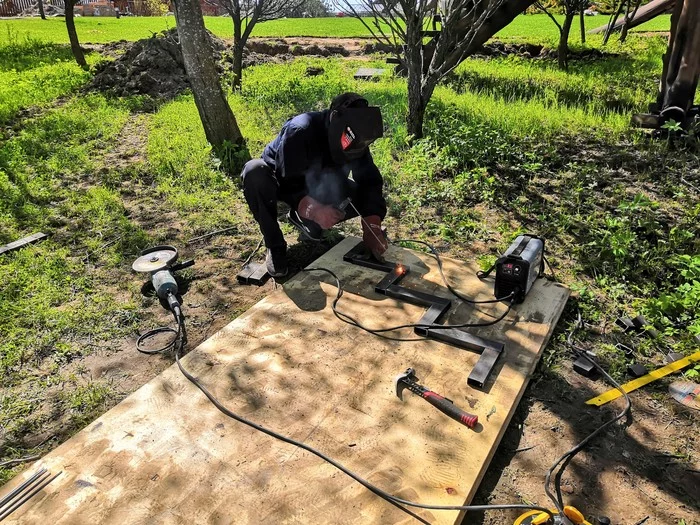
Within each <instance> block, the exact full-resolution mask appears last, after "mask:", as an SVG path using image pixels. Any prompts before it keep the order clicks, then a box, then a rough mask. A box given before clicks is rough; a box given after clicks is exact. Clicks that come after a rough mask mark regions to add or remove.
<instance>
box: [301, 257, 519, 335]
mask: <svg viewBox="0 0 700 525" xmlns="http://www.w3.org/2000/svg"><path fill="white" fill-rule="evenodd" d="M301 271H302V272H314V271H319V272H326V273H328V274H330V275H331V276H332V277H333V278H334V279H335V282H336V288H337V290H338V291H337V292H336V295H335V299H333V302H332V303H331V309H332V310H333V313H334V314H335V316H336V317H337V318H338V319H340V320H341V321H343V322H344V323H348V324H350V325H353V326H356V327H357V328H360V329H361V330H364V331H365V332H369V333H370V334H374V335H378V336H380V337H384V338H386V339H391V340H393V341H425V338H414V339H400V338H394V337H387V336H383V335H382V334H383V333H384V332H393V331H396V330H401V329H404V328H426V329H431V328H476V327H481V326H491V325H494V324H496V323H498V322H500V321H502V320H503V319H504V318H505V317H506V316H507V315H508V313H509V312H510V310H511V308H512V307H513V302H514V301H513V300H511V301H510V303H509V304H508V308H507V309H506V311H505V312H503V313H502V314H501V315H500V316H498V317H497V318H495V319H493V320H491V321H485V322H483V323H459V324H436V323H429V324H426V323H407V324H402V325H398V326H392V327H389V328H368V327H366V326H364V325H363V324H362V323H360V322H359V321H357V319H355V318H353V317H351V316H350V315H348V314H346V313H344V312H341V311H340V310H338V301H339V300H340V298H341V297H342V296H343V285H342V283H341V282H340V279H339V278H338V276H337V275H336V274H335V273H333V271H331V270H329V269H327V268H305V269H302V270H301Z"/></svg>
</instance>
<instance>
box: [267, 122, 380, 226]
mask: <svg viewBox="0 0 700 525" xmlns="http://www.w3.org/2000/svg"><path fill="white" fill-rule="evenodd" d="M327 119H328V110H326V111H315V112H311V113H302V114H301V115H297V116H296V117H294V118H292V119H289V120H288V121H287V122H285V124H284V126H283V127H282V130H281V131H280V133H279V135H277V137H276V138H275V139H274V140H273V141H272V142H270V143H269V144H268V145H267V146H266V147H265V150H264V151H263V154H262V160H263V161H265V163H266V164H267V165H268V166H270V167H271V168H272V169H273V170H274V173H275V177H276V178H277V183H278V184H279V193H280V194H282V195H286V196H292V195H293V196H295V197H296V199H295V200H297V201H298V200H300V199H301V197H303V196H304V195H309V196H311V197H313V198H314V199H316V200H318V201H319V202H321V203H323V204H339V203H340V202H341V201H343V200H344V199H345V198H346V197H352V199H353V204H355V206H356V207H357V208H358V210H359V211H360V213H361V214H362V215H363V216H365V217H367V216H369V215H379V216H380V217H382V218H384V216H385V215H386V202H385V201H384V197H383V196H382V175H381V173H379V169H378V168H377V166H376V165H375V164H374V160H373V159H372V155H371V154H370V152H369V150H367V153H366V154H365V155H364V156H363V157H362V158H360V159H358V160H355V161H351V162H349V163H347V164H343V165H338V164H336V163H335V162H334V161H333V159H332V157H331V153H330V148H329V146H328V135H327V131H326V122H327ZM350 176H351V177H352V180H350V179H349V177H350ZM353 181H354V182H353Z"/></svg>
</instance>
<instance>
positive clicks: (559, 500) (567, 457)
mask: <svg viewBox="0 0 700 525" xmlns="http://www.w3.org/2000/svg"><path fill="white" fill-rule="evenodd" d="M581 326H583V323H582V319H581V312H579V313H578V318H577V320H576V324H575V325H574V327H573V328H572V329H571V331H570V332H569V335H568V336H567V338H566V342H567V344H568V345H569V347H570V348H571V349H572V350H573V351H574V353H575V354H576V355H577V356H585V357H586V359H588V360H589V361H590V362H591V363H592V364H593V366H594V367H595V368H596V369H597V370H598V371H599V372H600V373H601V374H602V375H603V376H604V377H605V379H607V380H608V382H610V384H612V385H613V386H614V387H615V388H617V389H618V390H619V391H620V392H621V393H622V395H623V396H624V397H625V407H624V408H623V409H622V411H621V412H620V413H619V414H617V415H616V416H615V417H614V418H613V419H611V420H609V421H606V422H605V423H603V424H602V425H601V426H599V427H598V428H597V429H595V430H594V431H593V432H591V433H590V434H589V435H588V436H586V438H584V439H583V440H582V441H581V442H580V443H578V444H577V445H576V446H574V447H573V448H571V449H570V450H568V451H567V452H565V453H564V454H563V455H562V456H561V457H560V458H559V459H557V460H556V461H555V462H554V464H553V465H552V466H551V467H550V469H549V471H547V476H546V477H545V485H544V490H545V493H546V494H547V496H548V497H549V499H550V500H552V503H554V506H555V507H556V508H557V511H559V514H561V515H563V513H564V500H563V497H562V494H561V477H562V475H563V474H564V471H565V470H566V467H567V466H568V465H569V463H570V462H571V460H572V459H573V458H574V456H575V455H576V454H578V453H579V452H580V451H581V450H583V448H584V447H585V446H586V445H587V444H588V443H589V442H590V441H591V440H592V439H593V438H595V437H596V436H598V435H599V434H600V433H601V432H603V431H604V430H606V429H607V428H608V427H609V426H611V425H613V424H615V423H616V422H618V421H619V420H620V419H622V418H623V417H625V415H628V414H629V413H630V410H631V409H632V401H630V398H629V396H628V395H627V392H625V390H624V389H623V388H622V387H621V386H620V384H619V383H618V382H617V381H615V380H614V379H613V378H612V377H610V375H609V374H608V373H607V372H606V371H605V370H604V369H603V367H601V366H600V365H599V364H598V363H597V362H596V361H595V359H593V358H592V357H591V355H590V354H589V353H588V352H586V351H585V350H584V349H582V348H579V347H578V346H576V345H575V344H574V343H572V337H573V335H574V332H575V331H576V330H577V329H578V328H580V327H581ZM560 464H561V466H560V467H559V470H558V471H557V473H556V475H555V478H554V487H555V490H556V496H555V495H554V494H552V493H551V492H550V489H549V485H550V483H551V478H552V473H553V472H554V471H555V469H556V468H557V466H559V465H560Z"/></svg>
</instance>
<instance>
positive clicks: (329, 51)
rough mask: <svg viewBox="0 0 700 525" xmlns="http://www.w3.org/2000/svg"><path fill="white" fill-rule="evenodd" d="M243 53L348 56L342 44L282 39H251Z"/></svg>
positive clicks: (348, 52) (348, 53)
mask: <svg viewBox="0 0 700 525" xmlns="http://www.w3.org/2000/svg"><path fill="white" fill-rule="evenodd" d="M245 53H257V54H259V55H269V56H279V55H285V56H287V55H293V56H322V57H329V56H332V55H340V56H344V57H346V56H350V51H348V50H347V49H346V48H345V47H344V46H342V45H336V44H318V43H310V44H308V45H304V44H300V43H295V42H293V43H291V44H290V43H288V42H286V41H284V40H279V39H278V40H251V41H248V42H247V43H246V46H245V52H244V55H245Z"/></svg>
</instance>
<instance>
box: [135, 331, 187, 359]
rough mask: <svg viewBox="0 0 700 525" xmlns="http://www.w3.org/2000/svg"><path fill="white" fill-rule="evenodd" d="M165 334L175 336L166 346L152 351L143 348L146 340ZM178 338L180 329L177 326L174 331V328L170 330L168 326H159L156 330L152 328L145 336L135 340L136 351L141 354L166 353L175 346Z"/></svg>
mask: <svg viewBox="0 0 700 525" xmlns="http://www.w3.org/2000/svg"><path fill="white" fill-rule="evenodd" d="M167 333H172V334H175V337H174V338H173V339H172V341H170V342H169V343H168V344H166V345H165V346H163V347H161V348H154V349H148V348H144V346H143V343H144V341H146V340H147V339H150V338H151V337H153V336H155V335H157V334H167ZM179 338H180V327H179V326H178V329H177V330H175V329H174V328H171V327H170V326H159V327H158V328H154V329H153V330H149V331H148V332H146V333H145V334H143V335H141V336H140V337H139V338H138V339H137V340H136V350H138V351H139V352H141V353H142V354H148V355H152V354H159V353H161V352H167V351H168V350H170V349H171V348H173V347H174V346H175V343H176V342H177V340H178V339H179Z"/></svg>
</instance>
